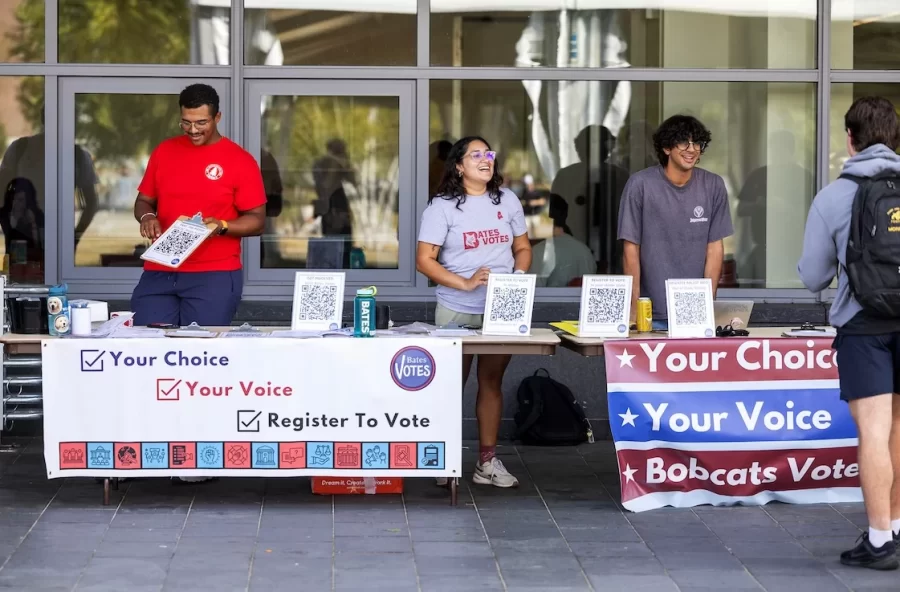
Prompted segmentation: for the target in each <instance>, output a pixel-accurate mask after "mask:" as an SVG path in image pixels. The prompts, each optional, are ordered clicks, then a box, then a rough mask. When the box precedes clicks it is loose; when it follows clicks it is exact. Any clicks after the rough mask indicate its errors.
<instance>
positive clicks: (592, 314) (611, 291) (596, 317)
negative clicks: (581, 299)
mask: <svg viewBox="0 0 900 592" xmlns="http://www.w3.org/2000/svg"><path fill="white" fill-rule="evenodd" d="M625 321H626V319H625V288H591V291H590V294H589V296H588V315H587V322H588V323H597V324H599V325H612V324H616V323H624V322H625Z"/></svg>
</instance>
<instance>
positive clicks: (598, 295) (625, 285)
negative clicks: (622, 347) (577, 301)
mask: <svg viewBox="0 0 900 592" xmlns="http://www.w3.org/2000/svg"><path fill="white" fill-rule="evenodd" d="M632 281H633V279H632V277H631V276H630V275H586V276H584V279H583V280H582V285H581V310H580V313H579V315H578V336H579V337H628V335H629V331H628V328H629V323H630V321H631V287H632Z"/></svg>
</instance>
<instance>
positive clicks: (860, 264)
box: [840, 173, 900, 318]
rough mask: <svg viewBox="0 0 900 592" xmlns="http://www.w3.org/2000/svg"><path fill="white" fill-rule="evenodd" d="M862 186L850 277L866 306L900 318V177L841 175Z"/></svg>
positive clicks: (855, 208) (853, 222) (853, 228)
mask: <svg viewBox="0 0 900 592" xmlns="http://www.w3.org/2000/svg"><path fill="white" fill-rule="evenodd" d="M840 178H841V179H848V180H850V181H853V182H855V183H857V184H858V185H859V189H857V191H856V197H855V198H854V199H853V210H852V216H851V219H850V237H849V240H848V241H847V254H846V259H847V265H846V270H847V278H848V279H849V280H850V290H851V291H852V292H853V295H854V297H855V298H856V300H857V302H859V304H860V306H862V307H863V309H864V310H865V311H866V312H868V313H870V314H872V315H873V316H876V317H895V318H896V317H900V178H898V177H897V176H896V175H895V174H892V173H887V174H882V175H878V176H875V177H871V178H866V177H856V176H853V175H841V176H840Z"/></svg>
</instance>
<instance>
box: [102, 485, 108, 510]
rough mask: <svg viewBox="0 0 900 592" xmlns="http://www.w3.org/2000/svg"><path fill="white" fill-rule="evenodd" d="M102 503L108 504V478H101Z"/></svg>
mask: <svg viewBox="0 0 900 592" xmlns="http://www.w3.org/2000/svg"><path fill="white" fill-rule="evenodd" d="M103 505H104V506H108V505H109V479H104V480H103Z"/></svg>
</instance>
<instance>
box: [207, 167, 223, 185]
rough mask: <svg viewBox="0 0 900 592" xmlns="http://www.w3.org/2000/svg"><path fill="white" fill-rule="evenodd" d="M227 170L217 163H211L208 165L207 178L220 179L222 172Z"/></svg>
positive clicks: (211, 179)
mask: <svg viewBox="0 0 900 592" xmlns="http://www.w3.org/2000/svg"><path fill="white" fill-rule="evenodd" d="M224 172H225V171H223V170H222V167H221V166H219V165H217V164H211V165H209V166H207V167H206V178H207V179H209V180H210V181H218V180H219V179H221V178H222V174H223V173H224Z"/></svg>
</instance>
